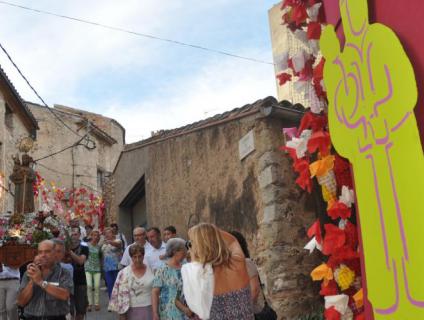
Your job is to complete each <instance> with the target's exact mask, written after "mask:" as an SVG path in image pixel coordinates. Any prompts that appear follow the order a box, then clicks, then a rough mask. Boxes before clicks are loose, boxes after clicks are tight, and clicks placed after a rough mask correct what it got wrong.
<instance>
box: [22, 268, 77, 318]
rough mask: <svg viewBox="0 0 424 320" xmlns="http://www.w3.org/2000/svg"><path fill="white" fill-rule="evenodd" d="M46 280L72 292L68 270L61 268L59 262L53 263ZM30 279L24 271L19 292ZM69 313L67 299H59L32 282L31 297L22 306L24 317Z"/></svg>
mask: <svg viewBox="0 0 424 320" xmlns="http://www.w3.org/2000/svg"><path fill="white" fill-rule="evenodd" d="M44 280H45V281H47V282H51V283H58V284H59V287H61V288H65V289H67V290H69V292H72V290H73V286H74V284H73V282H72V280H71V275H70V274H69V271H67V270H65V269H63V268H62V267H61V266H60V265H59V264H55V266H54V267H53V271H52V272H51V273H50V274H49V275H48V276H47V277H46V278H45V279H44ZM29 281H30V278H29V277H28V275H27V273H26V272H25V274H24V276H23V278H22V282H21V286H20V288H19V292H21V291H22V290H23V289H24V288H25V287H26V286H27V284H28V282H29ZM68 313H69V301H63V300H59V299H57V298H55V297H53V296H51V295H49V294H48V293H47V292H46V291H44V290H43V289H42V288H41V287H39V286H38V285H36V284H34V287H33V293H32V298H31V300H30V301H29V302H28V304H27V305H26V306H25V307H24V316H25V317H50V316H64V315H66V314H68Z"/></svg>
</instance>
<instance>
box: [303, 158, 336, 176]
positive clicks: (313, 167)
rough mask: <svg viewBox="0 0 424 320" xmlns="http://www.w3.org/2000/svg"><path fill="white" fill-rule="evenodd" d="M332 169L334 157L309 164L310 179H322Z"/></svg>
mask: <svg viewBox="0 0 424 320" xmlns="http://www.w3.org/2000/svg"><path fill="white" fill-rule="evenodd" d="M333 167H334V156H332V155H328V156H325V157H324V158H322V159H320V160H317V161H315V162H313V163H311V164H310V166H309V171H310V172H311V177H315V176H316V177H323V176H325V175H326V174H327V173H328V172H329V171H330V170H332V169H333Z"/></svg>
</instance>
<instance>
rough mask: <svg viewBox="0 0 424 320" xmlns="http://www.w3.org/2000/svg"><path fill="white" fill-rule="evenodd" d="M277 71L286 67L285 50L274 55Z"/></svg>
mask: <svg viewBox="0 0 424 320" xmlns="http://www.w3.org/2000/svg"><path fill="white" fill-rule="evenodd" d="M274 61H275V67H276V71H277V73H280V72H281V71H284V70H287V69H288V67H289V66H288V61H289V53H288V51H285V52H283V53H281V54H279V55H277V56H275V57H274Z"/></svg>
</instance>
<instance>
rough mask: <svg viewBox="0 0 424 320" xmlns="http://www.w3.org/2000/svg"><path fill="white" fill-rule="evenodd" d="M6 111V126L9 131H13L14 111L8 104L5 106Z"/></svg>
mask: <svg viewBox="0 0 424 320" xmlns="http://www.w3.org/2000/svg"><path fill="white" fill-rule="evenodd" d="M4 109H5V111H4V124H5V126H6V128H7V129H9V130H10V131H13V111H12V109H10V107H9V105H8V104H7V103H6V104H5V106H4Z"/></svg>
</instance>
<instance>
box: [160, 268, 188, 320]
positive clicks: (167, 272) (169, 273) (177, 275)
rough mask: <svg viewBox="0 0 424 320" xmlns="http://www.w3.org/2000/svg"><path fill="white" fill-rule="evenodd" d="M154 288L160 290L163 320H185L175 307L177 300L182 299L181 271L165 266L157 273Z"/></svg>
mask: <svg viewBox="0 0 424 320" xmlns="http://www.w3.org/2000/svg"><path fill="white" fill-rule="evenodd" d="M153 288H159V289H160V295H159V317H160V319H161V320H184V319H185V317H184V313H182V312H181V311H180V310H178V308H177V307H176V306H175V299H177V297H180V296H181V294H182V290H183V279H182V277H181V269H175V268H172V267H170V266H168V264H164V265H163V266H161V267H160V268H159V269H157V270H156V272H155V279H154V280H153Z"/></svg>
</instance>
